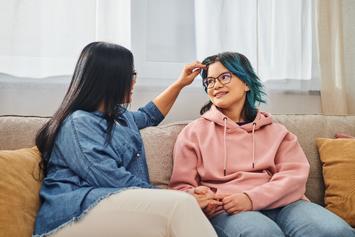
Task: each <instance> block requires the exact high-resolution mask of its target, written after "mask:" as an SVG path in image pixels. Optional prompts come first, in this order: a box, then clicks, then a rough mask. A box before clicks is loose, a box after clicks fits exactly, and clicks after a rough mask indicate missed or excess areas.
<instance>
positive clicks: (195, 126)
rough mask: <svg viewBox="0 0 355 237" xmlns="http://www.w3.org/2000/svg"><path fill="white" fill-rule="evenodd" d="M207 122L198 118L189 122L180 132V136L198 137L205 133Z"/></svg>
mask: <svg viewBox="0 0 355 237" xmlns="http://www.w3.org/2000/svg"><path fill="white" fill-rule="evenodd" d="M207 124H208V121H206V119H204V118H198V119H195V120H193V121H191V122H189V123H188V124H187V125H186V126H185V127H184V128H183V129H182V130H181V132H180V136H182V135H184V136H189V137H192V136H199V135H200V134H201V133H203V132H204V131H206V129H207Z"/></svg>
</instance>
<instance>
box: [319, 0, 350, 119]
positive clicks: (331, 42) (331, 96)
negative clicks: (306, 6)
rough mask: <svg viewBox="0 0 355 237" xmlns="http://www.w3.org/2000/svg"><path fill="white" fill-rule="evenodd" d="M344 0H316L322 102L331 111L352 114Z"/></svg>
mask: <svg viewBox="0 0 355 237" xmlns="http://www.w3.org/2000/svg"><path fill="white" fill-rule="evenodd" d="M342 4H343V0H337V1H334V0H316V7H315V17H316V21H315V22H316V32H317V46H318V59H319V68H320V78H321V105H322V112H323V113H324V114H329V115H330V114H332V115H346V114H349V113H350V111H349V104H350V103H354V101H351V100H350V97H349V96H348V89H349V88H347V83H346V80H345V71H344V65H345V61H344V36H343V13H342ZM347 80H351V78H347ZM353 112H355V111H353Z"/></svg>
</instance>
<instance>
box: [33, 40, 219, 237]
mask: <svg viewBox="0 0 355 237" xmlns="http://www.w3.org/2000/svg"><path fill="white" fill-rule="evenodd" d="M203 67H205V66H204V65H202V64H200V63H199V62H195V63H192V64H189V65H186V66H185V68H184V70H183V71H182V74H181V75H180V77H179V79H178V80H177V81H176V82H174V83H173V84H172V85H171V86H169V87H168V88H167V89H166V90H165V91H164V92H162V93H161V94H160V95H159V96H158V97H156V98H155V99H154V100H153V101H152V102H149V103H148V104H147V105H146V106H144V107H142V108H140V109H139V110H138V111H137V112H130V111H128V110H127V105H128V104H129V103H130V102H131V96H132V91H133V86H134V84H135V78H136V72H135V70H134V64H133V55H132V53H131V52H130V51H129V50H128V49H126V48H124V47H122V46H119V45H115V44H110V43H105V42H93V43H90V44H89V45H87V46H86V47H85V48H84V49H83V51H82V53H81V55H80V57H79V60H78V62H77V65H76V68H75V71H74V74H73V78H72V81H71V84H70V86H69V89H68V91H67V93H66V95H65V97H64V100H63V102H62V104H61V106H60V107H59V108H58V110H57V111H56V112H55V114H54V115H53V117H52V118H51V119H50V120H49V121H48V122H47V123H46V124H45V125H44V126H43V127H42V128H41V129H40V131H39V132H38V134H37V137H36V145H37V147H38V149H39V150H40V152H41V153H42V161H41V168H42V170H43V172H44V180H43V183H42V187H41V191H40V197H41V207H40V209H39V212H38V215H37V218H36V223H35V231H34V235H35V236H47V235H55V236H125V237H127V236H135V237H139V236H147V237H149V236H152V237H153V236H154V237H157V236H215V235H216V234H215V232H214V230H213V228H212V226H211V225H210V224H209V222H208V220H207V219H206V218H205V216H204V215H203V213H202V212H201V210H200V208H199V206H198V204H197V202H196V201H195V199H194V198H193V197H191V196H190V195H187V194H184V193H180V192H177V191H171V190H159V189H153V186H152V185H151V184H150V183H149V177H148V170H147V163H146V158H145V152H144V147H143V142H142V138H141V136H140V133H139V129H142V128H145V127H148V126H155V125H157V124H159V123H160V122H161V121H162V120H163V119H164V116H165V115H166V114H167V113H168V112H169V110H170V108H171V107H172V105H173V103H174V101H175V99H176V97H177V96H178V94H179V92H180V91H181V89H182V88H183V87H185V86H187V85H189V84H191V83H192V81H193V79H194V78H195V77H196V76H197V75H198V73H199V72H200V70H201V68H203ZM186 210H188V212H189V215H184V217H183V218H182V215H183V214H184V212H186ZM68 224H71V225H68Z"/></svg>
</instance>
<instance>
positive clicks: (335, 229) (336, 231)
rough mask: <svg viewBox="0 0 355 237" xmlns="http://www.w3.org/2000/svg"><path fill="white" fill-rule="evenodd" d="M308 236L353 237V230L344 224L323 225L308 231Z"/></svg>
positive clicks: (354, 233) (354, 234)
mask: <svg viewBox="0 0 355 237" xmlns="http://www.w3.org/2000/svg"><path fill="white" fill-rule="evenodd" d="M310 232H311V233H308V234H311V235H310V236H314V237H334V236H337V237H348V236H349V237H350V236H355V232H354V230H352V228H351V227H350V226H348V225H346V224H345V223H344V224H342V223H340V224H329V223H327V224H324V225H322V226H317V227H316V228H314V229H312V230H311V231H310Z"/></svg>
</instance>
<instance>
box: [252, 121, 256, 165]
mask: <svg viewBox="0 0 355 237" xmlns="http://www.w3.org/2000/svg"><path fill="white" fill-rule="evenodd" d="M255 126H256V123H255V122H253V130H252V136H253V163H252V168H253V169H254V167H255Z"/></svg>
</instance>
